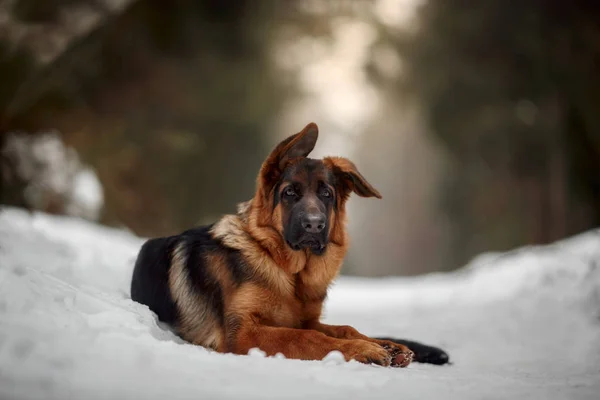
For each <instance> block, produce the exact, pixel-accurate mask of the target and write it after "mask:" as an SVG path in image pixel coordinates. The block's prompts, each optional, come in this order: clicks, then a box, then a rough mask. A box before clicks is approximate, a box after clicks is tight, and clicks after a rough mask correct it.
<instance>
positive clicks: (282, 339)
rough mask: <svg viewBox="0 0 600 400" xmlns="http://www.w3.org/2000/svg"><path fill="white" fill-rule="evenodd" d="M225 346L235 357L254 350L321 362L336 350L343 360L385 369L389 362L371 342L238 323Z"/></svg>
mask: <svg viewBox="0 0 600 400" xmlns="http://www.w3.org/2000/svg"><path fill="white" fill-rule="evenodd" d="M228 347H229V348H228V351H230V352H233V353H236V354H247V353H248V350H250V349H251V348H254V347H258V348H259V349H261V350H262V351H264V352H266V353H267V355H269V356H273V355H275V354H277V353H282V354H283V355H284V356H286V357H287V358H292V359H299V360H322V359H323V358H324V357H325V356H326V355H327V354H328V353H329V352H331V351H334V350H337V351H340V352H341V353H342V354H343V355H344V358H345V359H346V361H349V360H356V361H359V362H361V363H365V364H370V363H373V364H378V365H382V366H389V365H390V362H391V357H390V354H389V353H388V351H386V350H385V349H384V348H382V347H381V346H379V345H378V344H376V343H373V342H372V341H366V340H360V339H355V340H342V339H336V338H333V337H330V336H327V335H325V334H323V333H321V332H317V331H315V330H309V329H293V328H283V327H273V326H265V325H260V324H257V323H254V322H248V323H246V324H242V325H241V326H240V327H239V329H237V330H236V333H235V337H234V338H231V339H230V344H229V346H228Z"/></svg>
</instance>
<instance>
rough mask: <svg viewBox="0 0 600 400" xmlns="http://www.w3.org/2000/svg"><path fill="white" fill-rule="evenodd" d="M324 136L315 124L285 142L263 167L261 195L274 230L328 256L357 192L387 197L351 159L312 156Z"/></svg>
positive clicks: (298, 247) (301, 246) (292, 243)
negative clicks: (335, 232) (348, 202)
mask: <svg viewBox="0 0 600 400" xmlns="http://www.w3.org/2000/svg"><path fill="white" fill-rule="evenodd" d="M317 137H318V128H317V126H316V125H315V124H309V125H307V126H306V127H305V128H304V129H303V130H302V131H301V132H300V133H297V134H296V135H292V136H290V137H288V138H287V139H285V140H284V141H283V142H281V143H280V144H279V145H278V146H277V147H276V148H275V150H273V152H272V153H271V154H270V155H269V157H268V158H267V160H266V161H265V162H264V163H263V166H262V168H261V172H260V174H259V179H258V186H259V192H260V195H261V196H263V199H264V201H265V202H266V203H267V204H269V206H270V207H269V208H270V209H271V212H272V218H271V223H272V226H273V227H274V228H275V229H276V230H278V231H279V233H280V234H281V236H282V237H283V239H284V240H285V242H286V244H287V245H288V246H289V247H290V248H292V249H293V250H298V251H300V250H303V249H309V250H310V251H311V252H312V253H313V254H316V255H322V254H324V253H325V251H326V250H327V245H328V243H329V240H330V236H331V231H332V228H333V227H334V225H335V224H336V223H338V222H339V221H338V218H340V217H341V216H342V215H344V211H345V210H344V207H345V203H346V200H347V199H348V197H349V195H350V193H351V192H355V193H357V194H358V195H359V196H362V197H377V198H381V195H380V194H379V192H378V191H377V190H376V189H375V188H373V187H372V186H371V185H370V184H369V182H367V180H366V179H365V178H364V177H363V176H362V175H361V174H360V173H359V172H358V170H357V169H356V166H355V165H354V164H353V163H352V162H351V161H350V160H348V159H345V158H341V157H326V158H324V159H322V160H315V159H311V158H307V156H308V154H309V153H310V152H311V151H312V149H313V148H314V146H315V144H316V141H317Z"/></svg>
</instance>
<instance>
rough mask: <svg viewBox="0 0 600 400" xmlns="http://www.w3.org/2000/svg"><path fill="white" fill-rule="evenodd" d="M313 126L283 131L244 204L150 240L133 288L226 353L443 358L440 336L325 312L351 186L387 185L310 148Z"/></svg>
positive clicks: (388, 360) (371, 192)
mask: <svg viewBox="0 0 600 400" xmlns="http://www.w3.org/2000/svg"><path fill="white" fill-rule="evenodd" d="M317 137H318V128H317V125H315V124H314V123H311V124H308V125H307V126H306V127H305V128H304V129H303V130H302V131H301V132H299V133H297V134H295V135H292V136H290V137H288V138H287V139H285V140H284V141H283V142H281V143H280V144H279V145H278V146H277V147H276V148H275V149H274V150H273V152H272V153H271V154H270V155H269V156H268V157H267V159H266V160H265V161H264V163H263V164H262V167H261V169H260V172H259V175H258V178H257V187H256V193H255V195H254V198H252V199H251V200H250V201H247V202H245V203H242V204H240V205H239V206H238V211H237V214H235V215H225V216H224V217H222V218H221V219H220V220H219V221H218V222H217V223H215V224H213V225H209V226H202V227H197V228H193V229H190V230H188V231H185V232H183V233H181V234H179V235H176V236H171V237H164V238H156V239H150V240H148V241H147V242H146V243H144V245H143V246H142V248H141V250H140V253H139V255H138V258H137V261H136V263H135V268H134V271H133V279H132V283H131V298H132V299H133V300H134V301H137V302H139V303H141V304H145V305H147V306H148V307H149V308H150V310H152V311H154V312H155V313H156V314H157V315H158V318H159V319H160V320H161V321H164V322H166V323H168V324H170V325H171V326H172V327H173V328H174V329H175V331H176V332H177V333H178V334H179V335H180V336H181V337H182V338H183V339H184V340H186V341H188V342H191V343H193V344H197V345H200V346H204V347H206V348H210V349H214V350H216V351H218V352H222V353H235V354H247V353H248V350H250V349H252V348H255V347H257V348H260V349H261V350H262V351H264V352H266V354H267V355H269V356H272V355H275V354H277V353H282V354H283V355H284V356H285V357H287V358H293V359H300V360H321V359H323V358H324V357H325V356H326V355H327V354H328V353H329V352H331V351H333V350H337V351H340V352H341V353H342V354H343V355H344V358H345V359H346V360H356V361H359V362H361V363H374V364H379V365H382V366H394V367H406V366H407V365H408V364H409V363H410V362H411V361H413V359H414V360H416V361H422V362H429V363H434V364H444V363H446V362H447V361H448V356H447V354H446V353H445V352H443V351H442V350H440V349H437V348H435V347H431V346H425V345H422V344H419V343H415V342H408V341H403V340H395V339H382V338H380V339H373V338H369V337H367V336H365V335H363V334H361V333H359V332H358V331H357V330H356V329H354V328H352V327H350V326H334V325H327V324H324V323H322V322H321V321H320V318H321V310H322V307H323V301H324V300H325V298H326V296H327V289H328V287H329V285H330V284H331V282H332V281H333V279H334V278H335V277H336V276H337V274H338V272H339V271H340V268H341V266H342V261H343V259H344V255H345V253H346V250H347V248H348V237H347V233H346V212H345V204H346V201H347V200H348V198H349V196H350V194H351V193H352V192H354V193H356V194H357V195H359V196H361V197H376V198H381V195H380V194H379V192H378V191H377V190H376V189H375V188H374V187H373V186H371V184H370V183H369V182H367V180H366V179H365V178H364V177H363V176H362V175H361V173H360V172H359V171H358V170H357V168H356V166H355V165H354V164H353V163H352V162H351V161H350V160H348V159H345V158H341V157H326V158H324V159H322V160H316V159H311V158H307V156H308V154H309V153H310V152H311V151H312V150H313V148H314V146H315V144H316V142H317ZM407 344H410V345H411V347H412V349H409V348H408V346H407ZM413 351H414V352H413Z"/></svg>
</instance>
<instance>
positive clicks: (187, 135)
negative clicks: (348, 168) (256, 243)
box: [0, 0, 293, 235]
mask: <svg viewBox="0 0 600 400" xmlns="http://www.w3.org/2000/svg"><path fill="white" fill-rule="evenodd" d="M28 1H29V2H35V1H34V0H28ZM40 1H42V0H40ZM274 4H275V3H274V2H273V1H271V0H269V1H264V2H261V3H256V2H250V1H219V0H203V1H192V0H177V1H173V2H165V1H162V0H138V1H136V2H134V3H133V4H132V5H131V6H130V7H128V8H127V9H126V10H125V12H124V13H123V14H122V15H119V16H118V17H117V18H115V19H112V20H108V21H106V22H105V23H103V24H102V26H101V27H100V28H99V29H97V30H95V31H94V32H92V33H91V34H89V35H88V36H86V37H84V38H82V39H80V40H78V41H77V42H76V43H73V44H72V45H71V46H70V48H69V49H68V50H67V51H66V52H65V53H64V54H63V55H61V56H60V57H59V58H58V59H57V60H55V61H54V62H53V63H52V65H50V66H48V67H47V68H45V69H44V70H41V71H37V74H36V77H35V82H34V84H31V85H30V87H31V88H32V90H31V91H30V92H28V96H26V98H25V99H23V101H21V102H20V105H21V107H20V108H19V110H18V113H17V114H16V115H13V116H12V118H11V120H10V123H9V124H8V125H7V126H5V128H6V129H10V130H15V129H27V130H28V131H36V130H38V129H40V128H46V127H49V128H58V129H59V130H60V131H61V132H63V135H64V137H65V139H66V141H67V142H68V144H70V145H73V146H74V147H75V148H76V149H77V150H78V151H79V152H80V154H81V156H82V158H83V160H84V161H86V162H88V163H91V164H92V165H93V166H94V167H95V168H96V170H97V172H98V174H99V176H100V179H101V181H102V183H103V185H104V189H105V198H106V208H105V214H104V222H105V223H109V224H124V225H126V226H128V227H130V228H131V229H133V230H134V231H136V232H137V233H139V234H142V235H159V234H167V233H173V232H177V231H179V230H182V229H185V228H188V227H190V226H191V225H193V224H195V223H197V222H198V221H202V222H209V221H214V220H215V219H216V218H217V217H218V216H219V215H220V214H222V213H225V212H232V211H234V210H235V205H236V203H237V202H239V201H243V200H247V199H249V198H250V197H251V196H252V194H253V191H254V185H255V176H256V172H257V170H258V168H259V166H260V162H261V160H262V159H263V158H264V156H265V155H266V153H267V151H268V149H267V147H268V144H267V133H268V132H269V128H270V127H271V126H272V121H273V120H274V118H275V117H276V116H277V115H278V113H279V111H280V105H281V104H282V102H283V99H284V96H285V94H286V91H287V88H286V87H284V86H283V85H282V84H280V82H279V81H278V80H277V76H276V74H275V73H274V71H273V68H274V67H273V65H272V62H271V60H270V58H269V54H268V51H269V39H270V37H271V35H272V29H273V27H274V26H275V21H276V15H275V14H274V11H273V10H274V8H273V5H274ZM0 86H1V85H0ZM0 111H1V110H0ZM291 133H293V132H290V134H291Z"/></svg>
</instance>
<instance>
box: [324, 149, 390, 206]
mask: <svg viewBox="0 0 600 400" xmlns="http://www.w3.org/2000/svg"><path fill="white" fill-rule="evenodd" d="M323 162H324V163H325V164H326V165H328V166H329V167H330V168H331V170H332V171H333V174H334V175H335V177H336V179H337V181H338V186H339V188H338V190H341V195H342V197H343V198H346V197H347V196H348V195H349V194H350V192H354V193H356V194H357V195H359V196H361V197H377V198H378V199H381V194H380V193H379V191H378V190H377V189H375V188H374V187H373V186H372V185H371V184H370V183H369V182H368V181H367V179H366V178H365V177H364V176H362V174H361V173H360V172H358V169H357V168H356V165H354V163H353V162H352V161H350V160H348V159H347V158H343V157H326V158H324V159H323Z"/></svg>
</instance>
